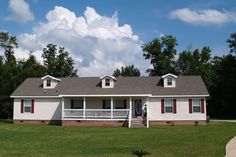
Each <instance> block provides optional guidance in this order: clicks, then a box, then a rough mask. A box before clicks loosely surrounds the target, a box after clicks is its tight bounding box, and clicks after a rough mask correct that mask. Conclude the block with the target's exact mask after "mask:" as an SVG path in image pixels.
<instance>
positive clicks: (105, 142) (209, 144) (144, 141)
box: [0, 122, 236, 157]
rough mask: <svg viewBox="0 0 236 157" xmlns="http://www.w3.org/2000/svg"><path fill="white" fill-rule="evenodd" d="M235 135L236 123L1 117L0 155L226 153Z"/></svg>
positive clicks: (204, 156) (215, 156) (189, 156)
mask: <svg viewBox="0 0 236 157" xmlns="http://www.w3.org/2000/svg"><path fill="white" fill-rule="evenodd" d="M235 135H236V123H221V124H208V125H207V126H153V127H151V128H149V129H128V128H122V127H65V126H63V127H61V126H47V125H15V124H11V123H5V122H0V156H14V157H15V156H22V157H27V156H35V157H45V156H50V157H51V156H52V157H53V156H55V157H62V156H63V157H64V156H69V157H73V156H78V157H88V156H90V157H128V156H131V157H132V152H133V151H134V150H144V151H147V152H150V153H151V155H149V156H153V157H223V156H224V154H225V145H226V143H227V142H228V141H229V140H230V139H231V138H232V137H234V136H235Z"/></svg>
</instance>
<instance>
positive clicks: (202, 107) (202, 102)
mask: <svg viewBox="0 0 236 157" xmlns="http://www.w3.org/2000/svg"><path fill="white" fill-rule="evenodd" d="M201 113H204V99H201Z"/></svg>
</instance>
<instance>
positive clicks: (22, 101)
mask: <svg viewBox="0 0 236 157" xmlns="http://www.w3.org/2000/svg"><path fill="white" fill-rule="evenodd" d="M20 113H24V99H22V100H21V105H20Z"/></svg>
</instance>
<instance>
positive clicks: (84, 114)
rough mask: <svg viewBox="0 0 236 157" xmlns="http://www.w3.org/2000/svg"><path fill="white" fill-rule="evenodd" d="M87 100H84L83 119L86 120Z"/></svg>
mask: <svg viewBox="0 0 236 157" xmlns="http://www.w3.org/2000/svg"><path fill="white" fill-rule="evenodd" d="M85 112H86V98H85V97H84V99H83V118H85V116H86V113H85Z"/></svg>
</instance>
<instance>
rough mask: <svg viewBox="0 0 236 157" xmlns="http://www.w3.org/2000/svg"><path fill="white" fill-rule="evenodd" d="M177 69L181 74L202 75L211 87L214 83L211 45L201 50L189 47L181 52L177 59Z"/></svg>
mask: <svg viewBox="0 0 236 157" xmlns="http://www.w3.org/2000/svg"><path fill="white" fill-rule="evenodd" d="M176 71H177V73H178V74H181V75H200V76H201V77H202V78H203V81H204V82H205V84H206V86H207V88H209V87H210V86H211V85H212V83H213V81H212V78H213V70H212V65H211V49H210V47H208V46H204V47H203V48H202V49H201V51H200V52H199V49H194V50H193V51H192V50H191V49H187V50H185V51H183V52H181V53H179V57H178V59H177V61H176Z"/></svg>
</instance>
